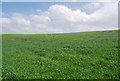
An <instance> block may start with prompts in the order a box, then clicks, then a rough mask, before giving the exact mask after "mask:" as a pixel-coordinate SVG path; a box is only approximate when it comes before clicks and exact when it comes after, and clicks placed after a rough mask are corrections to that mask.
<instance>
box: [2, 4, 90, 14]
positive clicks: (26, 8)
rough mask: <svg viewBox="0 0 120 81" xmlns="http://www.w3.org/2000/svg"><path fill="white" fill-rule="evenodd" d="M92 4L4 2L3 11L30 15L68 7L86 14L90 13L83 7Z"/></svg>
mask: <svg viewBox="0 0 120 81" xmlns="http://www.w3.org/2000/svg"><path fill="white" fill-rule="evenodd" d="M89 3H90V2H3V3H2V9H3V12H5V13H11V12H18V13H25V14H30V13H34V12H35V11H34V10H37V9H40V10H42V11H47V10H48V8H49V7H50V6H51V5H54V4H58V5H66V6H68V7H69V8H71V9H72V10H76V9H81V10H82V11H85V12H86V13H90V12H91V11H88V10H86V9H82V6H84V5H85V4H89Z"/></svg>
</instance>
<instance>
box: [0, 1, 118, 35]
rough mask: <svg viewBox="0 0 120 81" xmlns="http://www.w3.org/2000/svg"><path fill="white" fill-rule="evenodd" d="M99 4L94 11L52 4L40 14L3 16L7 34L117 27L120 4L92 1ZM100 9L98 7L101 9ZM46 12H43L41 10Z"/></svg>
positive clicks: (93, 5)
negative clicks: (118, 6)
mask: <svg viewBox="0 0 120 81" xmlns="http://www.w3.org/2000/svg"><path fill="white" fill-rule="evenodd" d="M87 7H92V8H94V7H96V10H94V12H93V13H91V14H87V13H85V12H83V11H82V10H80V9H78V10H72V9H70V8H68V7H67V6H65V5H57V4H56V5H52V6H50V7H49V9H48V10H47V11H41V10H40V11H39V10H36V11H37V12H38V13H40V14H31V15H24V14H20V13H13V15H12V16H11V17H10V18H0V22H1V21H2V24H3V33H61V32H81V31H95V30H97V31H98V30H110V29H117V24H118V23H117V17H118V11H117V4H116V3H110V4H104V5H103V4H102V6H101V4H100V3H89V4H87V5H85V7H84V8H87ZM97 8H98V9H97ZM41 12H42V13H41Z"/></svg>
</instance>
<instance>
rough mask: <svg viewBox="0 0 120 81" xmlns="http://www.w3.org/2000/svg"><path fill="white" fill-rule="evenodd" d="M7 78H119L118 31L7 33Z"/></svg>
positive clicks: (5, 73)
mask: <svg viewBox="0 0 120 81" xmlns="http://www.w3.org/2000/svg"><path fill="white" fill-rule="evenodd" d="M2 36H3V38H2V44H3V46H2V52H3V57H2V58H3V70H2V71H3V73H2V76H3V79H118V50H119V49H118V31H117V30H116V31H95V32H81V33H66V34H3V35H2Z"/></svg>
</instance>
